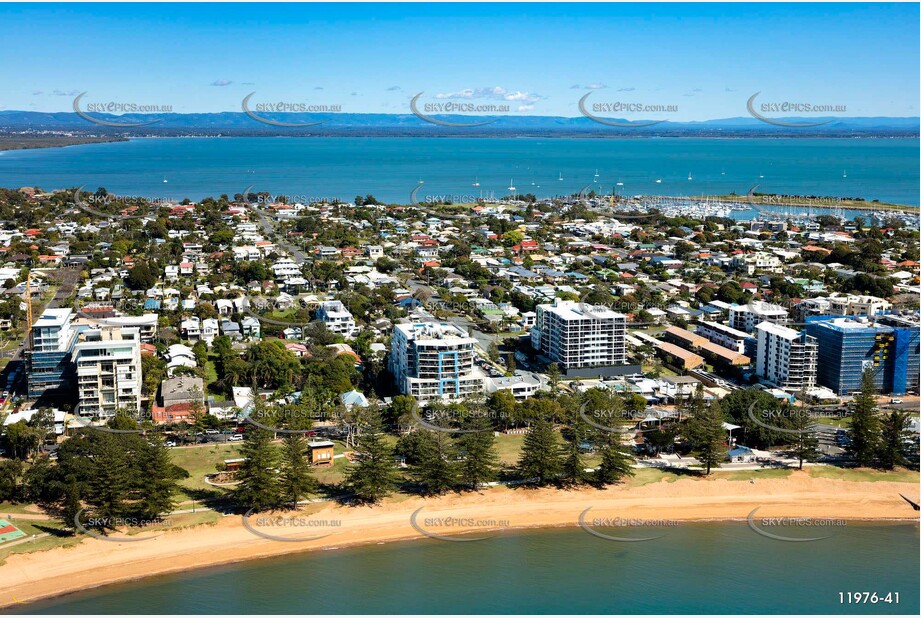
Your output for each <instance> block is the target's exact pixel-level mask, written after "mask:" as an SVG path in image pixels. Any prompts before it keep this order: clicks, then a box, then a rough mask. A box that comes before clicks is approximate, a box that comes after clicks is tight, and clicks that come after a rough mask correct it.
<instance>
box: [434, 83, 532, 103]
mask: <svg viewBox="0 0 921 618" xmlns="http://www.w3.org/2000/svg"><path fill="white" fill-rule="evenodd" d="M435 98H436V99H492V100H494V101H516V102H519V103H523V104H525V105H532V104H534V103H537V102H538V101H542V100H543V99H544V98H545V97H542V96H541V95H539V94H537V93H533V92H522V91H520V90H516V91H514V92H510V91H508V90H506V89H505V88H503V87H501V86H493V87H491V88H465V89H463V90H458V91H457V92H441V93H438V94H436V95H435Z"/></svg>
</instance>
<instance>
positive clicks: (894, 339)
mask: <svg viewBox="0 0 921 618" xmlns="http://www.w3.org/2000/svg"><path fill="white" fill-rule="evenodd" d="M888 321H890V322H891V320H888ZM807 322H808V323H807V325H806V332H807V333H809V334H810V335H811V336H813V337H815V338H816V341H817V343H818V346H819V353H818V360H817V371H816V381H817V382H818V384H819V385H820V386H825V387H827V388H830V389H831V390H833V391H835V393H837V394H839V395H849V394H852V393H853V392H854V391H859V390H860V388H861V382H862V378H863V372H864V371H865V370H866V369H867V368H870V369H872V370H873V375H874V381H875V384H876V387H877V388H878V389H879V390H880V392H882V393H892V394H903V393H905V392H906V391H908V390H910V389H916V388H918V380H919V377H918V373H919V346H921V337H919V329H918V327H917V326H892V325H890V324H884V323H882V321H874V322H871V321H869V320H867V319H866V318H858V319H856V320H854V319H848V318H827V319H821V318H819V319H808V320H807Z"/></svg>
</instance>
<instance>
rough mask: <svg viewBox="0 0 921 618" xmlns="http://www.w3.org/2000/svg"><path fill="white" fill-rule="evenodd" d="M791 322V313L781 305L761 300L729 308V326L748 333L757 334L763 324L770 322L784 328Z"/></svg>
mask: <svg viewBox="0 0 921 618" xmlns="http://www.w3.org/2000/svg"><path fill="white" fill-rule="evenodd" d="M789 321H790V318H789V313H788V312H787V310H786V309H784V308H783V307H781V306H780V305H772V304H771V303H766V302H763V301H760V300H753V301H751V302H750V303H748V304H747V305H732V306H731V307H729V326H731V327H732V328H734V329H736V330H741V331H745V332H746V333H753V332H755V327H756V326H757V325H758V324H760V323H761V322H770V323H771V324H779V325H781V326H783V325H784V324H787V323H788V322H789Z"/></svg>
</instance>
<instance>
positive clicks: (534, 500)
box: [0, 472, 918, 609]
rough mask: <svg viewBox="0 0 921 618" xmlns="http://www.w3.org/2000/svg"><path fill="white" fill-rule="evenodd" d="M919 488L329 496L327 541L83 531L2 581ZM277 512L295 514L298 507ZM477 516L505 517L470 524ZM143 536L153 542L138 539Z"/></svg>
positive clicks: (777, 485) (12, 565) (8, 604)
mask: <svg viewBox="0 0 921 618" xmlns="http://www.w3.org/2000/svg"><path fill="white" fill-rule="evenodd" d="M916 492H917V484H915V483H906V482H891V481H876V482H852V481H843V480H838V479H826V478H813V477H811V476H810V475H809V474H808V473H806V472H802V473H794V474H793V475H792V476H791V477H788V478H783V479H759V480H757V482H756V483H755V484H750V483H747V482H745V481H731V480H727V479H719V478H709V479H680V480H677V481H673V482H668V481H666V480H662V481H659V482H655V483H649V484H646V485H641V486H637V487H631V486H629V485H619V486H613V487H609V488H606V489H602V490H599V489H594V488H589V489H578V490H556V489H525V488H520V489H508V488H501V489H496V490H487V491H484V492H482V493H467V494H448V495H445V496H441V497H437V498H428V499H423V498H420V497H410V498H407V499H405V500H401V501H399V502H384V503H382V504H380V505H377V506H360V507H349V506H338V505H335V504H334V503H323V504H317V505H316V506H317V507H318V508H315V509H310V508H308V509H305V510H303V511H299V512H298V513H297V516H298V518H308V517H311V518H316V517H317V516H320V517H329V516H333V517H336V518H337V519H336V521H338V522H339V526H338V528H339V529H337V530H336V531H335V532H331V533H329V534H327V535H322V536H320V537H317V536H310V537H305V536H303V532H304V530H305V528H304V527H300V528H299V529H297V528H294V529H290V528H289V529H287V530H284V531H283V532H279V531H278V530H272V532H273V534H277V535H278V536H279V537H285V539H284V540H286V541H289V542H281V541H280V540H273V539H272V538H266V537H260V536H257V534H256V533H252V532H250V531H249V530H247V527H246V524H245V523H244V522H243V519H242V518H241V517H240V516H238V515H235V516H226V517H224V518H223V519H221V520H219V521H217V522H216V523H214V524H206V525H200V526H195V527H189V528H182V529H178V530H173V531H167V532H165V533H158V532H154V533H141V534H138V535H135V536H132V537H131V539H132V542H117V541H116V542H113V541H111V540H99V539H93V538H87V539H85V540H84V541H83V542H82V543H80V544H79V545H76V546H73V547H69V548H55V549H51V550H48V551H39V552H33V553H23V554H12V555H10V556H9V557H8V558H7V559H6V562H5V564H4V568H3V570H4V578H3V579H2V580H0V608H6V609H9V608H15V607H16V606H17V605H26V604H28V603H29V602H33V601H37V600H39V599H46V598H51V597H57V596H63V595H67V594H72V593H75V592H80V591H85V590H89V589H93V588H99V587H101V586H107V585H112V584H117V583H125V582H130V581H136V580H139V579H143V578H146V577H152V576H160V575H175V574H178V573H183V572H190V571H194V570H199V569H206V568H213V567H219V566H227V565H231V564H236V563H240V562H245V561H250V560H259V559H264V558H272V557H279V556H288V555H295V554H303V553H305V552H311V551H333V550H336V549H346V548H354V547H357V546H361V545H373V544H386V543H392V542H399V541H408V540H416V539H425V538H426V537H427V536H431V535H434V536H436V537H437V536H438V535H439V534H441V535H444V536H455V535H459V534H469V533H471V532H490V533H496V532H497V531H498V532H500V533H505V532H515V531H524V530H532V529H538V528H573V527H576V526H578V525H579V523H578V522H579V517H580V514H582V515H585V513H587V511H586V510H585V509H586V508H591V509H592V510H593V511H594V512H593V515H594V516H597V517H608V518H609V517H615V516H616V517H622V518H631V519H648V520H653V519H659V520H662V519H663V518H667V519H668V520H670V521H673V522H687V523H724V522H744V521H746V520H748V519H749V517H752V516H753V509H758V512H759V515H758V517H811V518H825V519H833V518H834V519H841V520H845V521H850V522H875V523H881V524H882V523H893V524H897V523H909V522H917V521H918V516H917V515H916V514H914V513H915V512H914V511H913V509H912V508H911V506H910V505H908V504H907V503H906V502H905V501H904V499H903V498H902V497H900V496H899V494H900V493H905V494H907V495H909V496H910V497H912V496H914V495H915V494H916ZM421 509H425V513H426V515H427V516H429V517H425V516H422V515H420V519H421V520H422V521H423V522H424V523H423V524H422V525H423V526H425V525H429V526H430V527H431V526H436V527H437V522H438V521H439V520H440V518H444V517H452V518H460V519H462V520H464V521H466V522H470V523H469V524H465V525H463V526H460V527H457V528H452V529H450V530H448V529H444V530H442V529H440V528H439V529H438V532H434V531H433V530H431V529H430V530H429V531H428V532H431V535H430V534H428V533H425V532H420V530H419V528H418V527H416V523H415V520H413V514H414V513H416V514H420V513H421ZM277 515H278V516H281V517H291V516H292V514H291V513H279V514H277ZM275 516H276V515H272V516H271V517H275ZM252 517H254V518H255V517H258V516H256V515H254V516H252ZM477 520H479V521H482V522H487V523H488V522H498V523H500V524H502V525H491V526H487V525H482V526H477V525H473V524H475V523H477ZM432 522H436V523H432ZM596 525H597V524H596ZM314 532H315V531H314ZM753 534H754V532H753ZM144 537H148V540H150V542H149V543H148V542H134V541H138V540H139V539H140V538H144ZM155 537H159V538H155ZM164 541H168V542H164ZM432 542H434V539H433V541H432ZM103 573H105V575H104V576H101V577H100V574H103Z"/></svg>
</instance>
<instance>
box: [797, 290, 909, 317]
mask: <svg viewBox="0 0 921 618" xmlns="http://www.w3.org/2000/svg"><path fill="white" fill-rule="evenodd" d="M891 309H892V303H890V302H889V301H888V300H886V299H884V298H878V297H876V296H862V295H856V294H848V295H844V296H826V297H821V296H820V297H817V298H807V299H805V300H803V301H802V302H801V303H800V305H799V310H800V313H801V314H802V315H803V316H804V317H808V316H811V315H843V316H849V315H865V316H868V317H873V316H876V315H880V314H882V313H885V312H887V311H889V310H891Z"/></svg>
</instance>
